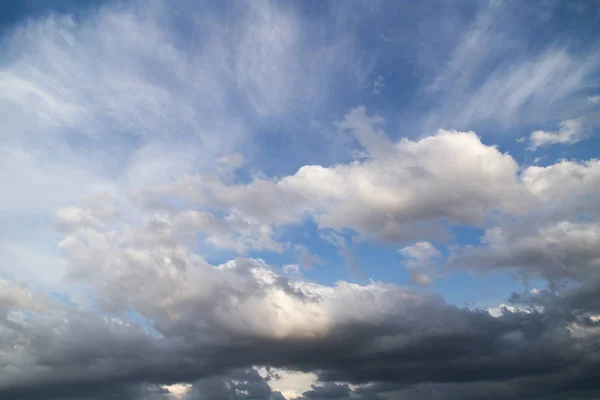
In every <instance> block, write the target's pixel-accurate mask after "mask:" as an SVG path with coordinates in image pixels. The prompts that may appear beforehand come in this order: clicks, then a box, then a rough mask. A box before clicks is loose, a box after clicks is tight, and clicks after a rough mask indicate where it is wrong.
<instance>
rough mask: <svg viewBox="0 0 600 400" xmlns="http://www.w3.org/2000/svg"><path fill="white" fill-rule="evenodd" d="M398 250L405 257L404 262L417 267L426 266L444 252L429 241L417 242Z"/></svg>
mask: <svg viewBox="0 0 600 400" xmlns="http://www.w3.org/2000/svg"><path fill="white" fill-rule="evenodd" d="M398 251H399V252H400V254H402V256H403V257H404V264H405V265H407V266H408V267H415V268H417V267H426V266H428V265H430V264H431V263H432V262H433V261H434V260H435V259H439V258H440V257H441V256H442V253H440V251H439V250H438V249H436V248H435V246H434V245H432V244H431V243H429V242H417V243H415V244H413V245H410V246H406V247H403V248H402V249H400V250H398Z"/></svg>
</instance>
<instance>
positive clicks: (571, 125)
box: [528, 119, 583, 150]
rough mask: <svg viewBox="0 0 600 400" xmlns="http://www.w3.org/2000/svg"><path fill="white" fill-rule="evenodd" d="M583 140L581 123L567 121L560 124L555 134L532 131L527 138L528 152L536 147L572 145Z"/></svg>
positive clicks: (573, 120) (572, 120) (578, 121)
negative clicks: (559, 144)
mask: <svg viewBox="0 0 600 400" xmlns="http://www.w3.org/2000/svg"><path fill="white" fill-rule="evenodd" d="M581 139H583V129H582V127H581V121H580V120H577V119H569V120H566V121H562V122H561V123H560V129H559V130H558V131H556V132H548V131H542V130H538V131H534V132H533V133H532V134H531V136H530V137H529V141H530V144H529V147H528V149H530V150H535V149H536V148H538V147H542V146H548V145H551V144H557V143H561V144H574V143H577V142H579V141H580V140H581Z"/></svg>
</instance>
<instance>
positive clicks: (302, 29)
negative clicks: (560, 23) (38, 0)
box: [0, 1, 600, 400]
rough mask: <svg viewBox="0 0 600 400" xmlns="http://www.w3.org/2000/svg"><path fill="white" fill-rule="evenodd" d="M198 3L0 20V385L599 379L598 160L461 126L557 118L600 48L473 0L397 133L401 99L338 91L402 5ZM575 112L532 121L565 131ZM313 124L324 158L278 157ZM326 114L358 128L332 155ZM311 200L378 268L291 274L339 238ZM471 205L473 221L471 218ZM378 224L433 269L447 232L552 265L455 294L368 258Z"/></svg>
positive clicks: (415, 393)
mask: <svg viewBox="0 0 600 400" xmlns="http://www.w3.org/2000/svg"><path fill="white" fill-rule="evenodd" d="M189 6H190V4H189V3H185V2H184V3H178V4H170V3H169V4H168V5H167V3H163V2H159V1H151V2H149V3H143V4H142V3H141V2H136V1H133V2H129V3H126V4H125V3H124V4H112V3H110V4H107V5H102V6H98V8H97V9H94V10H93V12H92V11H91V10H87V11H81V13H79V14H74V15H73V16H67V15H59V14H56V13H49V14H47V15H44V16H40V17H35V18H32V19H29V20H27V21H24V22H19V23H17V24H15V25H14V27H13V28H11V29H10V30H6V31H5V32H6V36H5V37H4V38H3V42H2V48H3V58H2V63H1V66H0V118H1V119H2V121H3V128H2V129H3V130H2V143H0V156H1V157H2V158H3V160H4V163H3V167H2V169H1V170H0V181H2V182H3V183H6V185H5V186H6V187H7V190H6V193H5V194H4V193H3V196H2V198H1V199H0V205H1V207H0V209H1V210H2V211H0V222H1V225H2V226H3V228H4V229H3V230H2V237H1V238H0V274H2V277H0V370H1V371H2V373H1V374H0V397H1V398H7V399H12V398H14V399H41V398H44V399H78V400H84V399H85V400H100V399H103V400H104V399H106V400H108V399H120V398H125V399H135V400H167V399H169V400H173V399H174V398H177V399H178V400H185V399H189V400H191V399H206V400H208V399H211V400H212V399H214V400H217V399H250V398H252V399H265V400H282V399H283V398H292V397H294V398H295V397H298V398H301V399H303V400H308V399H325V398H338V399H365V400H366V399H370V400H373V399H380V398H394V399H396V398H399V399H402V398H423V399H435V398H440V397H444V398H448V399H468V398H473V399H481V398H490V399H493V398H508V399H510V398H514V399H517V398H550V399H552V398H553V396H554V398H561V397H563V398H564V397H573V398H577V396H579V397H581V398H585V397H588V398H591V397H597V395H598V391H599V390H600V388H599V387H598V383H597V381H598V380H597V376H598V372H599V371H598V367H597V365H599V364H600V354H599V353H598V346H597V342H598V335H599V330H598V315H599V314H600V302H599V300H598V293H599V288H600V284H599V282H600V278H599V277H598V274H597V270H598V266H599V265H600V264H599V262H600V261H599V260H600V253H599V252H598V251H597V250H596V249H598V248H600V243H598V242H599V239H598V238H599V237H600V227H599V225H598V223H597V216H598V212H600V209H599V208H598V204H600V199H599V198H598V197H599V196H598V190H597V188H598V187H600V167H599V166H600V164H599V163H598V161H597V160H589V161H585V160H572V161H567V160H562V161H557V162H555V163H551V164H550V165H547V166H543V167H541V166H523V165H520V164H519V162H518V161H517V157H516V156H513V155H511V154H509V153H505V152H503V151H501V150H500V148H499V147H496V146H493V145H490V144H489V143H488V138H487V137H484V138H482V137H480V136H479V135H478V134H476V133H475V132H473V131H470V130H466V129H470V126H471V125H474V124H478V123H489V122H490V121H494V122H498V121H499V122H501V123H503V124H506V125H511V124H516V123H518V122H521V121H529V122H531V121H535V123H537V122H538V120H539V121H542V120H543V122H544V123H548V119H547V118H546V117H548V115H550V114H552V113H553V112H554V111H555V110H556V109H558V108H561V107H562V106H561V104H562V105H564V102H565V101H566V100H570V99H575V98H576V97H577V96H579V97H577V98H582V99H584V100H582V101H585V97H582V96H581V93H582V90H583V89H588V88H589V87H591V86H593V85H592V84H593V78H594V76H593V73H594V71H595V70H596V68H595V67H596V65H597V60H598V58H597V53H595V52H594V51H592V52H588V53H585V52H582V53H579V52H574V51H573V50H572V49H571V48H567V47H560V46H559V45H553V46H552V47H550V48H546V47H544V46H533V47H536V48H538V47H539V48H541V49H542V50H540V51H539V52H535V53H531V54H530V53H521V52H515V54H516V56H515V57H511V58H510V59H509V58H507V60H509V61H506V62H496V61H498V60H497V58H498V54H500V56H501V55H502V54H505V52H510V51H513V50H515V49H516V48H520V46H518V45H516V44H515V43H513V41H511V40H510V36H511V32H512V33H514V32H515V31H514V29H515V27H514V26H513V25H510V26H508V25H507V26H506V30H505V31H504V30H503V29H504V27H505V25H503V24H502V23H503V22H504V21H506V16H512V15H513V14H515V13H512V10H513V9H512V8H511V6H510V5H508V4H503V3H502V2H495V1H492V2H487V3H486V4H485V5H483V6H477V7H480V8H478V10H476V14H477V15H476V16H475V20H474V23H473V24H472V25H468V24H467V26H468V28H467V30H466V33H465V34H464V35H463V37H462V39H461V40H460V41H459V43H458V45H457V47H456V48H455V49H454V51H449V53H450V59H449V62H448V63H446V64H444V63H442V64H440V65H438V66H435V68H433V69H436V70H437V72H438V74H437V77H436V78H434V79H433V84H431V85H430V86H429V90H428V91H427V94H426V97H427V96H432V97H435V98H436V99H437V100H439V102H438V101H437V100H436V101H434V104H430V103H428V104H427V105H426V107H425V108H426V111H425V112H423V113H421V112H419V117H418V118H417V119H423V121H424V123H423V126H425V127H426V128H427V129H425V130H424V131H425V132H426V134H425V135H419V134H420V133H422V132H421V131H420V130H415V131H414V132H412V131H409V132H404V133H403V134H405V135H406V136H407V137H403V138H401V139H397V138H396V136H395V135H394V134H395V131H394V128H393V124H394V120H393V118H392V119H390V118H389V117H388V116H387V115H386V118H387V119H386V118H384V117H382V116H380V115H378V114H377V113H375V112H373V111H372V108H371V107H375V105H373V106H369V108H368V110H369V112H367V108H366V107H365V106H358V107H356V105H357V104H360V102H358V101H357V100H359V98H358V97H356V98H350V97H346V96H345V93H346V91H345V90H342V89H346V88H347V87H349V86H352V87H353V89H348V91H349V92H351V91H352V90H356V91H359V92H360V93H361V94H364V93H369V92H370V91H372V92H373V93H371V94H379V96H378V97H373V96H369V97H370V98H372V99H373V98H377V99H380V100H385V99H384V98H383V97H381V96H387V95H388V92H390V93H391V92H392V90H393V87H394V76H392V75H391V74H388V73H387V72H385V71H379V70H377V71H376V72H375V71H374V70H373V71H372V69H374V67H373V65H374V64H373V63H374V62H373V59H375V58H376V56H377V54H375V53H377V52H374V53H369V54H363V53H362V52H363V50H364V49H365V48H367V47H371V43H370V42H369V40H370V39H369V40H365V41H358V40H357V38H355V32H354V31H355V30H356V31H357V32H358V31H360V32H362V27H363V26H367V25H369V26H375V25H374V24H372V23H371V22H372V21H371V19H370V18H371V17H373V16H381V15H383V14H387V11H388V9H387V8H385V7H383V6H382V5H378V4H374V5H369V7H366V8H360V9H359V11H353V10H350V9H348V8H346V6H341V5H338V4H334V5H332V4H327V5H325V6H323V7H324V8H325V9H326V10H325V11H326V14H327V15H326V17H323V18H321V16H319V15H317V14H318V13H317V12H314V13H313V11H316V8H315V9H314V10H313V8H312V7H313V6H312V5H302V6H288V5H283V4H275V3H270V2H266V1H265V2H253V3H240V4H227V6H226V7H221V6H215V5H214V4H206V5H203V7H199V8H195V7H191V8H190V7H189ZM319 7H321V6H319ZM319 7H317V8H319ZM436 7H437V5H436ZM477 7H476V8H477ZM428 9H429V6H428V7H426V10H428ZM307 11H308V14H307ZM423 12H424V11H423ZM361 14H364V15H361ZM307 15H308V16H309V17H308V16H307ZM436 15H437V14H436ZM440 15H441V14H440ZM390 16H391V19H394V24H395V25H397V21H396V20H395V17H394V15H392V14H390ZM313 17H314V18H313ZM445 29H446V28H443V30H444V31H445ZM504 32H506V34H505V33H504ZM387 33H388V29H387V27H382V28H381V30H379V28H378V30H377V32H375V34H374V35H373V38H372V39H373V40H379V39H378V38H379V37H380V36H381V35H384V36H385V35H387ZM380 34H381V35H380ZM396 50H397V49H394V53H395V52H396ZM446 53H448V52H444V54H446ZM584 53H585V54H584ZM475 58H479V61H477V60H474V59H475ZM500 58H502V57H500ZM385 62H387V60H384V63H385ZM381 65H382V64H378V66H381ZM437 67H439V70H438V69H437ZM408 68H410V66H408V67H407V70H408ZM403 73H405V72H403ZM348 77H351V78H352V79H351V80H348ZM384 78H385V79H384ZM384 85H385V89H386V90H382V88H383V87H384ZM416 85H417V86H419V85H420V83H416ZM332 89H336V90H332ZM337 89H339V90H337ZM586 93H589V92H586ZM333 95H335V96H336V97H335V98H332V97H331V96H333ZM386 99H388V98H387V97H386ZM400 100H401V99H400ZM425 100H427V101H431V98H429V97H427V99H425ZM378 101H379V100H378ZM573 101H574V106H573V109H569V110H568V111H569V112H571V111H573V115H583V117H581V121H589V119H588V116H585V115H584V113H578V111H579V110H577V108H578V107H579V106H581V104H580V103H581V102H577V101H575V100H573ZM332 103H335V104H336V106H335V107H334V106H332V105H331V104H332ZM390 103H394V102H390ZM399 103H401V101H399ZM592 103H593V102H592ZM394 104H395V103H394ZM419 104H420V103H419ZM430 106H431V107H430ZM346 107H348V108H347V111H346V112H344V111H341V109H342V108H346ZM384 111H385V110H384ZM402 111H403V110H400V112H402ZM292 114H293V115H292ZM313 114H318V115H313ZM401 115H404V114H402V113H401ZM340 116H341V117H340ZM544 118H546V119H544ZM568 118H572V117H571V116H565V117H563V116H562V115H561V116H560V118H558V120H562V121H563V125H561V128H560V129H559V130H558V131H556V132H544V133H543V134H542V133H539V134H535V132H534V134H532V137H531V140H532V143H534V144H535V146H536V147H543V146H545V145H549V144H551V143H554V142H557V143H571V142H572V143H575V141H576V140H579V139H580V138H582V137H583V135H582V128H581V126H579V125H577V123H578V122H577V121H579V120H573V119H571V120H569V119H568ZM314 120H318V121H320V123H319V124H316V123H314V124H310V122H309V121H314ZM298 121H300V122H299V123H298ZM327 121H336V122H333V123H331V124H329V123H328V122H327ZM388 121H389V125H386V124H388ZM305 122H306V123H305ZM581 123H582V124H583V122H581ZM299 125H302V126H309V125H310V126H311V128H314V127H315V126H317V125H318V129H319V133H318V134H314V133H312V132H310V131H308V132H305V131H302V132H301V134H298V137H299V138H301V140H302V141H304V139H306V141H307V142H309V140H308V139H307V138H310V137H311V136H310V135H314V138H317V139H318V142H317V151H316V152H315V154H311V157H314V158H310V160H311V161H310V162H302V163H298V165H296V164H294V163H292V164H293V165H292V166H291V167H290V168H289V169H286V170H285V171H282V170H279V169H278V168H276V167H277V165H276V163H277V162H278V161H277V160H278V159H284V158H286V156H285V155H283V153H282V152H280V150H281V149H280V145H279V143H280V141H283V140H282V138H281V137H280V136H275V135H273V134H272V132H273V131H279V130H283V131H285V132H287V131H288V130H294V129H295V128H296V127H297V126H299ZM538 126H539V125H538ZM441 127H445V128H457V129H461V130H452V129H438V128H441ZM528 129H531V128H528ZM328 130H331V131H332V132H328ZM486 131H487V130H486V129H484V130H481V132H486ZM478 132H480V131H479V130H478ZM328 135H330V136H331V137H333V138H334V140H335V141H338V140H339V142H341V143H343V146H340V147H341V148H343V150H344V155H343V157H339V158H338V159H335V161H334V162H326V161H327V160H329V159H330V157H329V155H327V156H323V157H321V154H317V153H319V151H320V150H319V149H318V148H323V147H327V146H326V144H327V143H328V142H327V141H328V140H331V138H329V136H328ZM285 140H287V137H286V138H285ZM323 140H325V142H323ZM293 143H296V142H293ZM311 143H312V142H311ZM336 143H337V142H336ZM257 147H261V149H259V150H257ZM290 147H294V148H293V150H294V151H295V150H296V148H295V146H294V145H292V146H290ZM349 148H352V150H354V151H353V152H350V151H349V152H348V153H349V154H345V151H346V150H347V149H348V150H350V149H349ZM327 151H328V150H324V152H325V153H327ZM267 153H268V157H267V156H266V155H267ZM517 154H518V153H517ZM299 160H302V161H304V155H302V156H301V157H299ZM323 160H325V161H323ZM286 161H288V160H286ZM290 165H291V164H290ZM288 166H289V165H288ZM262 171H267V172H266V173H263V172H262ZM307 221H310V223H313V222H314V224H315V225H316V227H317V229H318V233H317V234H318V236H319V237H320V238H321V239H323V240H324V241H325V242H326V243H329V244H331V245H332V246H333V247H334V249H335V251H337V252H338V253H339V254H340V255H341V256H342V257H343V258H344V260H345V262H346V264H347V265H348V266H349V268H350V269H351V270H352V271H354V272H355V273H356V275H360V276H359V277H360V278H362V279H360V280H358V281H359V282H361V283H360V284H358V283H353V282H347V281H344V280H339V281H337V282H336V283H334V284H323V283H322V282H319V281H312V280H309V279H307V278H306V277H304V276H302V275H301V274H300V267H302V268H305V269H306V268H311V267H314V266H316V265H319V266H327V264H328V260H326V259H324V258H323V256H320V255H322V254H326V253H325V252H324V251H321V250H316V251H315V249H312V248H309V247H308V246H307V244H302V243H300V241H302V240H298V239H299V238H298V236H297V235H294V234H289V233H290V232H292V230H288V228H290V226H292V225H295V226H296V227H297V228H298V227H300V228H304V227H305V225H304V224H305V223H307ZM473 226H474V227H477V228H480V229H482V230H484V232H485V233H484V235H483V237H482V238H481V243H479V244H475V245H470V246H468V245H465V244H463V243H462V241H461V240H462V239H464V238H458V239H459V240H458V243H457V242H456V241H455V239H456V238H453V236H452V233H453V230H454V228H456V227H473ZM451 241H454V242H453V243H451V244H450V245H449V246H447V245H448V244H449V242H451ZM374 243H383V244H391V245H392V246H393V248H394V249H400V250H399V251H400V255H401V256H402V257H403V263H404V266H406V267H408V268H409V274H410V276H411V278H412V279H413V281H414V282H415V283H417V284H419V285H429V284H431V283H432V282H433V280H434V279H438V278H439V275H438V274H437V268H438V267H441V266H442V264H443V263H444V262H445V261H446V257H445V254H447V252H449V253H450V256H449V257H448V263H449V265H450V266H452V265H453V266H456V267H462V268H465V269H466V270H468V271H475V272H478V273H481V272H488V271H496V270H498V269H509V270H511V271H515V272H517V273H518V274H520V275H524V276H529V275H535V276H539V277H542V278H544V279H546V280H548V281H549V282H550V285H549V287H548V288H547V289H540V290H538V291H536V292H525V293H516V294H513V295H512V296H511V297H510V298H509V299H507V300H506V301H504V303H503V305H501V306H500V307H494V306H487V305H486V307H485V308H484V309H476V308H460V307H457V306H455V305H452V304H449V303H448V302H446V301H445V300H444V298H443V297H442V296H441V295H439V294H436V293H434V292H432V291H430V290H424V289H423V288H413V287H405V286H399V285H397V284H393V283H385V282H380V281H376V280H369V279H367V278H368V276H369V275H370V274H369V273H368V272H369V268H371V267H372V265H369V264H368V263H365V262H363V261H361V262H360V263H359V261H358V260H359V258H360V255H361V254H360V253H359V251H360V247H361V246H363V245H366V246H368V245H373V244H374ZM434 243H435V245H434ZM373 249H377V248H376V247H373V248H371V251H372V250H373ZM263 253H276V254H263ZM315 253H316V254H319V255H316V254H315ZM214 254H218V257H213V256H214ZM375 255H376V256H378V254H375ZM263 256H264V259H262V258H259V257H263ZM384 258H385V257H375V259H378V260H379V259H381V260H383V259H384ZM369 259H374V258H373V257H370V258H369ZM265 260H268V262H267V261H265ZM280 261H281V263H280ZM378 262H379V261H378ZM381 262H383V261H381ZM289 263H294V264H289ZM281 264H283V267H281ZM359 264H360V271H359V268H358V266H359ZM377 267H379V268H385V265H383V264H382V265H381V266H377ZM322 269H324V268H317V269H315V270H314V271H311V272H310V276H313V273H314V274H318V273H320V271H321V270H322ZM279 271H282V273H280V272H279ZM302 272H304V270H303V271H302ZM364 272H367V273H364ZM306 274H307V275H309V273H308V272H306ZM540 287H541V286H540ZM498 303H500V301H499V302H498ZM498 303H494V304H498Z"/></svg>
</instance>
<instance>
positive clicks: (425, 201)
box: [138, 108, 523, 243]
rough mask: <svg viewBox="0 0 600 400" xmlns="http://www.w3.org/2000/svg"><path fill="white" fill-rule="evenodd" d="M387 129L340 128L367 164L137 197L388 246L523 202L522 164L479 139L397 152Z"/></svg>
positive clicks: (360, 115) (414, 145) (453, 139)
mask: <svg viewBox="0 0 600 400" xmlns="http://www.w3.org/2000/svg"><path fill="white" fill-rule="evenodd" d="M382 122H383V120H382V119H381V118H377V117H367V116H366V114H365V111H364V109H363V108H358V109H354V110H351V111H350V112H349V113H348V115H347V116H346V117H345V119H344V122H342V123H341V124H340V126H341V127H342V128H343V129H348V130H350V131H351V132H352V134H353V135H354V136H355V137H356V138H357V140H358V142H359V143H360V144H361V145H362V146H363V147H365V149H366V150H367V151H368V152H369V157H368V158H367V159H366V160H364V161H359V162H354V163H351V164H341V165H334V166H331V167H323V166H320V165H306V166H303V167H301V168H300V169H299V170H298V171H297V172H296V173H295V174H293V175H289V176H285V177H282V178H279V179H266V178H264V177H260V176H255V177H254V180H253V181H252V182H251V183H249V184H245V185H227V184H225V183H224V182H222V181H221V180H220V179H218V178H216V177H214V176H207V175H195V176H188V177H186V178H184V179H182V180H180V182H179V183H176V184H173V185H166V186H155V187H148V188H146V189H145V190H144V191H142V192H140V194H139V195H138V197H139V198H140V199H141V201H143V202H145V203H146V204H148V205H150V204H152V203H158V204H160V202H161V201H164V200H159V199H165V198H166V197H173V196H181V197H183V199H184V200H185V201H186V202H187V203H188V204H190V205H193V206H194V207H204V208H213V209H215V208H216V209H220V210H222V211H226V212H236V213H240V214H241V215H243V216H246V217H248V218H251V219H254V220H256V221H260V223H263V224H274V225H275V226H281V225H285V224H292V223H300V222H301V221H303V219H304V218H305V216H307V215H309V216H312V218H313V219H314V220H315V221H316V222H317V224H318V226H319V228H321V229H325V228H331V229H334V230H337V231H341V230H343V229H352V230H354V231H356V232H357V233H359V234H360V235H362V236H364V237H366V238H369V239H373V240H378V241H384V242H390V243H402V242H406V241H411V240H419V239H423V238H424V237H426V236H431V235H434V236H435V235H438V236H439V237H442V236H443V235H444V229H443V228H442V227H441V226H440V225H439V220H440V219H441V218H446V219H448V220H449V221H452V222H455V223H464V224H479V223H481V222H482V221H483V220H484V219H485V218H486V216H487V215H488V214H489V213H491V212H493V211H495V210H500V209H510V208H511V207H514V206H515V204H514V202H515V201H518V200H519V197H522V193H521V191H522V190H523V188H522V187H521V186H520V185H519V179H518V176H517V172H518V168H519V167H518V164H517V163H516V161H515V160H514V159H513V158H512V157H511V156H510V155H508V154H502V153H501V152H499V151H498V149H496V148H495V147H493V146H487V145H485V144H483V143H482V142H481V140H480V139H479V138H478V137H477V135H476V134H475V133H473V132H457V131H444V130H441V131H439V132H438V133H437V134H435V135H433V136H428V137H425V138H423V139H421V140H419V141H411V140H408V139H405V138H403V139H401V140H400V141H398V142H397V143H391V142H390V141H389V140H388V139H387V138H386V136H385V133H384V132H383V131H382V130H381V129H378V128H376V127H374V126H373V125H379V124H381V123H382Z"/></svg>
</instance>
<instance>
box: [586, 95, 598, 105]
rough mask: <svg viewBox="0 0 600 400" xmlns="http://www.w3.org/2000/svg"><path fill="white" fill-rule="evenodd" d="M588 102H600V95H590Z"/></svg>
mask: <svg viewBox="0 0 600 400" xmlns="http://www.w3.org/2000/svg"><path fill="white" fill-rule="evenodd" d="M588 103H590V104H598V103H600V95H595V96H589V97H588Z"/></svg>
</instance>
